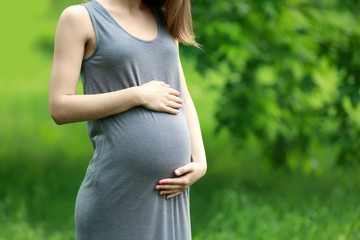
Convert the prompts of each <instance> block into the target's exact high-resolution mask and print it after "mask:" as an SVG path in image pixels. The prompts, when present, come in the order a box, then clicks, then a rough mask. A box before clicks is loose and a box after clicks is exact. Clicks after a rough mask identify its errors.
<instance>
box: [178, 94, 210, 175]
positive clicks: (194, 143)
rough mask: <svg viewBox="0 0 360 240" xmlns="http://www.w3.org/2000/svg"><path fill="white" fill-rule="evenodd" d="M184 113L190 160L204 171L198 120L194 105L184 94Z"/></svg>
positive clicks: (203, 154)
mask: <svg viewBox="0 0 360 240" xmlns="http://www.w3.org/2000/svg"><path fill="white" fill-rule="evenodd" d="M184 98H185V99H184V102H185V111H186V118H187V123H188V127H189V132H190V139H191V158H192V161H193V162H197V163H200V164H201V165H202V167H204V171H206V168H207V163H206V154H205V149H204V143H203V139H202V134H201V128H200V123H199V118H198V116H197V113H196V109H195V105H194V103H193V101H192V99H191V97H190V94H185V96H184Z"/></svg>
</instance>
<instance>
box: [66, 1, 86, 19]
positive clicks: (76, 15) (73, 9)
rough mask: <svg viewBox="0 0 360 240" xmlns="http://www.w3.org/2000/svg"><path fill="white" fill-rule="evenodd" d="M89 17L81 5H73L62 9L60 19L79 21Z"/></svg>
mask: <svg viewBox="0 0 360 240" xmlns="http://www.w3.org/2000/svg"><path fill="white" fill-rule="evenodd" d="M88 18H89V14H88V12H87V10H86V8H85V6H83V5H80V4H78V5H73V6H69V7H67V8H65V9H64V11H63V12H62V13H61V16H60V21H61V20H63V21H80V20H87V19H88Z"/></svg>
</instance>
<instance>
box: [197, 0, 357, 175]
mask: <svg viewBox="0 0 360 240" xmlns="http://www.w3.org/2000/svg"><path fill="white" fill-rule="evenodd" d="M359 9H360V3H359V2H358V1H340V0H338V1H336V0H332V1H325V0H323V1H304V0H277V1H275V0H266V1H264V0H262V1H253V0H244V1H238V0H229V1H222V2H216V4H214V2H213V1H210V0H199V1H196V3H194V7H193V13H194V18H195V19H196V20H197V21H196V32H197V35H198V41H199V42H200V43H202V44H203V45H204V48H205V50H206V54H200V53H199V54H198V59H199V61H198V63H199V64H198V67H199V69H200V70H203V71H204V72H206V71H208V69H209V68H211V69H217V70H218V71H224V70H223V69H226V70H225V74H224V76H223V77H222V79H223V80H224V82H225V83H224V85H223V87H222V88H221V91H222V97H221V99H220V101H219V103H218V110H217V113H216V118H217V120H218V130H220V129H228V130H229V131H230V132H231V134H232V135H233V136H234V137H236V138H237V139H238V140H240V142H241V141H243V140H244V139H246V138H249V137H252V136H256V138H257V139H258V141H259V142H260V144H261V146H262V152H263V154H264V157H265V158H268V159H271V161H272V162H273V163H276V164H280V165H284V164H286V165H287V166H289V167H291V168H299V167H300V168H303V169H304V170H305V171H306V172H310V171H312V170H319V171H323V170H324V169H326V168H329V167H331V166H333V165H334V164H335V163H352V164H355V163H358V162H359V156H358V150H359V148H360V91H359V86H360V27H359V24H358V23H359V21H360V16H359ZM209 66H211V67H209Z"/></svg>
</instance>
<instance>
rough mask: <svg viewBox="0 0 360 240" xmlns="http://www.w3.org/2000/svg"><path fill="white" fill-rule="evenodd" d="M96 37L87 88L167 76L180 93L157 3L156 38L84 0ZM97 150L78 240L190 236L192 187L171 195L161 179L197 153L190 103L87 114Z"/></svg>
mask: <svg viewBox="0 0 360 240" xmlns="http://www.w3.org/2000/svg"><path fill="white" fill-rule="evenodd" d="M83 5H84V6H85V7H86V9H87V10H88V12H89V15H90V17H91V20H92V23H93V26H94V29H95V33H96V40H97V47H96V49H95V51H94V53H93V54H92V55H91V56H89V57H88V58H86V59H84V61H83V64H82V69H81V78H82V83H83V88H84V93H85V94H99V93H105V92H111V91H116V90H120V89H125V88H129V87H132V86H139V85H141V84H143V83H146V82H149V81H151V80H160V81H164V82H166V83H167V84H169V85H170V86H171V87H172V88H175V89H177V90H178V91H179V92H180V93H181V88H180V77H179V76H180V75H179V70H178V50H177V46H176V44H175V42H174V40H173V39H172V37H171V35H170V34H169V33H168V31H167V28H166V25H165V21H164V18H163V16H162V14H161V11H160V9H157V8H151V10H152V12H153V14H154V16H155V18H156V20H157V24H158V31H159V32H158V36H157V37H156V38H155V39H154V40H151V41H144V40H141V39H138V38H136V37H134V36H132V35H130V34H129V33H127V32H126V31H125V30H124V29H123V28H122V27H121V26H120V25H119V24H118V23H117V22H116V20H115V19H114V18H113V17H112V16H111V15H110V13H109V12H108V11H107V10H106V9H105V8H104V7H103V6H102V5H101V4H100V3H99V2H97V1H95V0H93V1H91V2H88V3H83ZM87 129H88V134H89V137H90V139H91V142H92V145H93V148H94V155H93V157H92V159H91V160H90V162H89V165H88V168H87V170H86V174H85V177H84V180H83V182H82V184H81V186H80V189H79V191H78V195H77V198H76V206H75V230H76V239H77V240H119V239H124V240H132V239H134V240H140V239H146V240H147V239H149V240H171V239H177V240H188V239H191V228H190V215H189V192H188V190H187V191H185V192H184V193H182V194H180V195H179V196H177V197H175V198H173V199H170V200H166V199H165V197H164V196H159V195H158V191H156V190H155V185H156V184H157V183H158V181H159V180H160V179H163V178H169V177H175V175H174V173H173V172H174V170H175V169H176V168H178V167H180V166H183V165H186V164H187V163H189V162H190V161H191V143H190V137H189V132H188V126H187V121H186V117H185V112H184V108H182V109H181V111H180V113H179V114H178V115H173V114H168V113H164V112H155V111H151V110H148V109H146V108H144V107H141V106H138V107H135V108H132V109H130V110H128V111H126V112H123V113H120V114H116V115H113V116H110V117H106V118H103V119H99V120H94V121H88V122H87Z"/></svg>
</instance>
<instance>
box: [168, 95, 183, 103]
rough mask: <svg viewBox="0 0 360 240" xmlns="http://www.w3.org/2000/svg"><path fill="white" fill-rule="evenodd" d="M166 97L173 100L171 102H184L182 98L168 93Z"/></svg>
mask: <svg viewBox="0 0 360 240" xmlns="http://www.w3.org/2000/svg"><path fill="white" fill-rule="evenodd" d="M168 99H169V100H171V101H173V102H176V103H183V102H184V100H182V99H181V98H179V97H176V96H174V95H169V97H168Z"/></svg>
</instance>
